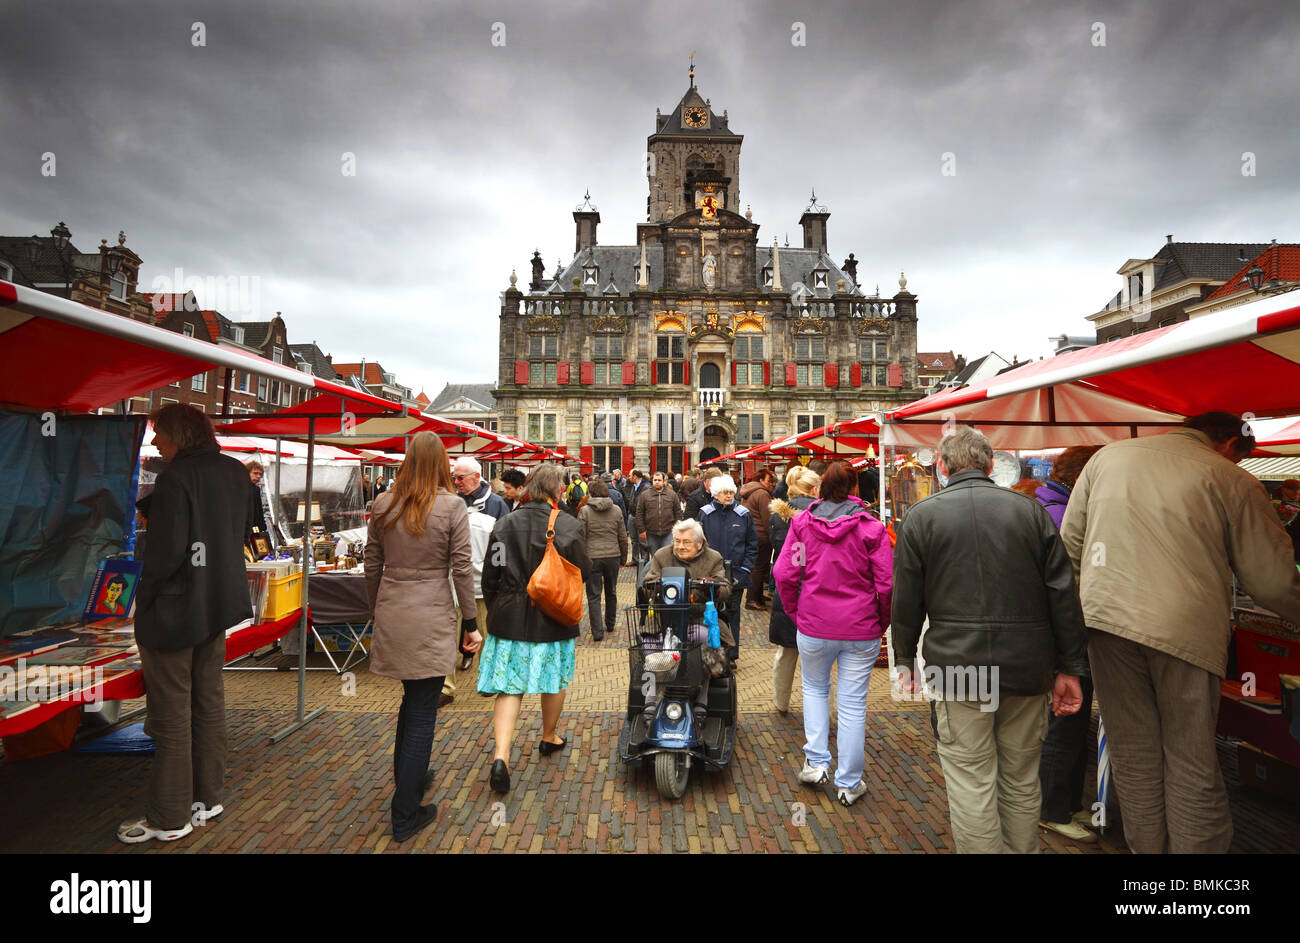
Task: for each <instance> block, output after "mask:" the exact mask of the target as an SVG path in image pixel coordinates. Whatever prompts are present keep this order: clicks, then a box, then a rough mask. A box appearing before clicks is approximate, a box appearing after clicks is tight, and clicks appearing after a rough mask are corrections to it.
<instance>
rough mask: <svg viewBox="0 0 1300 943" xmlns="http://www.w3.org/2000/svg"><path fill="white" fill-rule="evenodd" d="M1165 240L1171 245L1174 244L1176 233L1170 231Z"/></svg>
mask: <svg viewBox="0 0 1300 943" xmlns="http://www.w3.org/2000/svg"><path fill="white" fill-rule="evenodd" d="M1165 242H1166V243H1168V244H1169V245H1173V244H1174V234H1173V233H1169V235H1167V236H1165Z"/></svg>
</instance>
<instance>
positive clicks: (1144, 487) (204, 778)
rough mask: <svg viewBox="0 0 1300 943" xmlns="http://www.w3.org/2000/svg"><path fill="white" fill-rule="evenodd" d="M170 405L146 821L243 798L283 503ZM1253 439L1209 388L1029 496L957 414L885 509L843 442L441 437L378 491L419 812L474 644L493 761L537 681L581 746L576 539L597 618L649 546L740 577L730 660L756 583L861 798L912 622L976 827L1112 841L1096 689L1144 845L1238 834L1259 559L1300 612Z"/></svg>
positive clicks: (399, 835)
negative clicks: (250, 625)
mask: <svg viewBox="0 0 1300 943" xmlns="http://www.w3.org/2000/svg"><path fill="white" fill-rule="evenodd" d="M196 417H197V418H196ZM155 430H156V433H155V435H156V438H155V441H156V442H157V443H158V447H159V450H160V451H161V452H162V453H163V455H164V457H165V458H167V459H169V460H170V461H171V465H170V467H169V468H168V469H167V470H166V471H165V472H164V473H163V474H161V475H160V476H159V478H158V481H157V486H156V488H155V491H154V494H153V497H152V502H151V506H150V507H149V508H148V509H147V510H148V514H149V518H150V534H149V541H148V543H147V547H146V552H145V557H144V572H143V575H142V579H141V586H140V594H139V610H138V613H137V636H138V639H139V644H140V649H141V657H142V661H143V663H144V670H145V676H146V683H147V685H148V692H149V693H148V697H149V718H150V720H149V727H150V731H151V732H152V733H153V734H154V736H155V737H156V738H157V740H158V752H157V756H156V759H155V762H154V772H153V778H152V780H151V784H150V795H149V803H148V805H147V808H146V815H145V817H144V818H142V819H140V820H138V821H132V822H128V823H124V824H123V828H122V830H121V831H120V832H119V835H120V837H122V839H123V840H124V841H143V840H148V839H150V838H160V839H164V840H170V839H173V838H177V837H180V836H181V835H183V834H185V833H186V832H187V831H188V829H189V825H187V824H186V823H188V822H189V821H190V809H191V803H192V802H194V801H196V800H197V801H198V802H200V803H202V804H203V805H202V807H203V809H205V810H206V814H208V815H210V816H216V815H219V814H220V813H221V809H222V806H221V800H222V785H223V777H224V764H225V726H224V704H223V701H222V690H221V673H220V667H221V658H220V652H219V650H220V648H221V641H222V639H223V638H224V633H225V631H226V630H227V629H229V628H230V627H232V626H234V625H236V624H238V623H239V622H240V620H241V618H244V617H245V614H244V613H242V611H236V609H237V608H238V607H232V606H231V605H228V603H229V602H230V600H237V599H239V598H241V595H242V593H243V572H242V566H240V565H239V563H240V560H241V557H240V556H239V555H238V548H239V547H240V546H241V545H242V540H243V537H244V535H245V533H246V532H247V528H248V527H250V526H252V520H253V518H254V516H255V514H257V513H258V511H259V509H258V507H257V505H256V504H255V503H254V502H253V501H251V500H250V497H249V491H248V482H249V479H250V476H249V472H248V471H246V470H245V469H244V468H242V467H241V466H240V465H239V464H238V463H237V462H234V461H233V460H231V459H226V458H223V457H222V456H220V454H219V453H218V452H217V450H216V445H215V439H214V438H213V436H212V430H211V426H210V424H208V422H207V420H206V419H205V418H204V417H203V416H202V414H200V413H198V412H197V411H196V410H193V409H190V408H189V407H178V406H169V407H166V408H164V409H163V410H162V411H161V412H160V413H159V414H158V415H157V416H156V417H155ZM1253 446H1254V440H1253V438H1252V437H1251V436H1250V434H1249V431H1248V429H1246V428H1243V424H1242V422H1241V420H1240V419H1239V418H1238V417H1236V416H1233V415H1231V414H1227V413H1209V414H1206V415H1203V416H1197V417H1193V418H1191V419H1189V420H1187V422H1186V425H1185V427H1184V428H1181V429H1177V430H1175V431H1172V432H1169V433H1166V434H1164V435H1157V436H1149V437H1143V438H1138V439H1132V440H1125V441H1121V442H1116V443H1113V444H1111V445H1107V446H1105V447H1097V446H1081V447H1076V448H1071V449H1068V450H1066V451H1065V452H1064V453H1063V454H1061V455H1060V456H1058V457H1057V459H1056V462H1055V465H1054V466H1053V469H1052V471H1051V474H1050V476H1049V477H1048V478H1047V479H1046V480H1045V481H1041V482H1038V483H1037V484H1036V486H1035V487H1034V488H1033V490H1032V493H1028V489H1016V490H1013V489H1008V488H1002V487H999V486H998V485H997V484H995V483H994V482H993V481H992V479H991V478H990V474H991V471H992V467H993V451H992V448H991V446H990V445H989V443H988V440H987V439H986V438H985V437H984V436H983V435H982V434H980V433H979V432H978V431H975V430H974V429H971V428H969V427H958V428H957V429H956V430H955V431H953V432H951V433H950V434H948V435H946V436H944V438H943V439H942V441H941V442H940V443H939V448H938V458H937V469H938V473H939V475H940V476H941V478H942V479H943V480H945V481H946V484H945V486H944V487H943V488H942V489H941V490H939V491H938V492H936V493H935V494H933V495H931V496H930V497H928V498H926V499H924V500H922V501H920V502H918V503H916V504H914V505H913V506H911V507H910V508H909V509H908V510H907V513H906V517H905V518H904V519H902V520H901V521H893V522H891V523H890V524H886V523H885V522H882V521H881V520H880V518H879V517H878V516H877V515H876V514H875V513H874V511H873V509H872V506H871V505H870V504H869V503H867V502H865V501H864V500H863V499H862V497H861V496H860V495H861V492H863V491H864V490H866V489H867V488H874V487H875V480H874V479H870V480H868V479H864V478H863V477H862V476H860V475H859V473H857V472H855V471H853V470H852V469H851V468H850V467H849V466H848V465H847V464H845V463H842V462H837V463H833V464H829V465H828V464H826V463H821V462H813V463H810V464H809V465H808V466H807V467H805V466H795V467H792V468H791V469H789V471H787V472H786V474H785V475H784V476H783V480H781V481H778V480H777V475H776V474H775V473H774V472H773V471H772V470H771V469H770V468H767V467H765V466H760V467H758V468H757V469H755V470H754V472H753V473H752V474H751V475H750V480H749V481H747V482H745V483H744V484H743V486H741V487H738V486H737V484H736V481H735V480H734V479H733V478H732V477H731V476H730V475H728V474H726V473H723V472H722V471H720V470H717V469H700V470H698V471H697V472H696V473H695V474H691V475H688V476H685V477H683V476H679V475H668V474H665V473H664V472H660V471H656V472H655V473H654V474H652V475H651V476H649V478H647V477H646V476H645V475H644V474H643V473H642V472H641V471H640V470H639V469H632V470H631V471H630V472H629V473H628V475H627V476H626V477H625V476H624V475H623V473H622V470H621V469H614V470H613V471H611V472H609V473H608V474H600V475H588V476H582V475H573V474H569V475H568V476H567V477H566V473H565V471H564V470H562V469H561V468H559V467H557V466H555V465H551V464H543V465H539V466H536V467H535V468H533V469H532V470H531V472H529V473H528V474H527V475H526V476H525V475H524V474H523V473H522V472H521V471H519V470H515V469H510V470H507V471H506V472H504V473H503V475H502V477H501V479H500V483H499V486H500V490H501V494H497V493H496V490H495V489H494V487H493V484H492V483H489V482H487V481H485V480H483V477H482V469H481V468H480V467H479V465H478V463H477V462H475V461H474V460H473V459H472V458H460V459H457V460H456V461H455V463H454V464H453V463H452V462H451V461H450V460H449V458H448V456H447V453H446V451H445V449H444V448H443V445H442V443H441V441H440V440H439V439H438V438H437V437H436V436H434V435H432V434H431V433H421V434H419V435H417V436H415V437H414V438H413V439H412V441H411V443H410V447H409V449H408V452H407V457H406V461H405V463H404V464H403V465H402V466H401V469H400V471H399V472H398V473H397V475H396V477H395V478H394V479H393V480H392V481H391V482H389V483H388V486H387V487H386V488H385V489H383V490H382V491H380V492H378V493H377V495H376V497H375V498H374V499H373V504H372V505H371V508H370V511H371V514H370V518H369V523H368V538H367V542H366V550H365V573H366V583H367V591H368V596H369V600H370V605H371V609H372V612H373V616H374V638H373V645H372V648H371V658H372V662H371V670H372V671H373V672H374V673H376V674H379V675H383V676H387V677H391V678H394V679H397V680H400V681H401V682H402V685H403V696H402V702H401V707H400V710H399V712H398V716H397V725H396V738H395V743H394V751H393V783H394V791H393V801H392V826H393V833H394V836H395V838H396V839H397V840H399V841H404V840H406V839H408V838H410V837H411V836H413V835H415V834H416V833H417V832H419V831H420V830H422V829H424V828H426V827H427V826H428V825H429V824H430V823H432V822H433V821H434V820H435V819H436V815H437V810H436V807H435V806H433V805H432V804H431V802H430V800H431V799H432V793H433V792H434V784H435V775H434V771H432V770H431V769H430V766H429V763H430V760H431V757H432V748H433V743H434V739H435V727H436V719H437V712H438V708H439V707H440V706H441V705H442V704H445V703H446V701H447V699H448V698H449V697H451V696H454V694H455V692H454V689H452V688H451V687H450V683H451V682H452V681H453V680H454V676H455V674H456V671H457V670H458V669H461V670H466V669H469V668H470V667H471V666H472V664H473V661H474V658H475V657H476V656H477V657H478V659H479V664H478V671H477V682H476V687H477V692H478V693H479V694H480V695H483V696H488V697H493V698H494V699H495V701H494V707H493V732H494V752H493V759H492V762H491V767H490V770H489V771H488V779H489V783H490V786H491V788H492V789H493V790H495V791H496V792H498V793H506V792H508V791H509V790H510V788H511V772H510V769H509V763H510V755H511V747H512V743H513V740H514V736H515V731H516V729H517V727H518V722H519V714H520V711H521V707H522V698H523V696H524V695H526V694H537V695H540V703H541V713H542V718H541V719H542V733H541V740H540V742H539V744H538V751H537V752H538V753H539V754H540V755H541V756H543V757H550V756H552V755H553V754H555V753H557V752H559V751H561V750H563V749H564V748H565V746H566V744H567V741H566V739H565V737H564V736H563V733H562V714H563V707H564V700H565V693H566V691H567V689H568V687H569V686H570V684H571V683H572V681H573V678H574V673H575V666H576V654H575V646H576V641H577V639H578V637H579V635H580V632H581V627H580V622H581V619H580V618H576V619H575V618H573V617H572V615H570V616H568V617H559V616H557V615H555V614H554V612H553V611H552V610H551V609H549V608H547V607H545V606H543V605H540V604H539V603H538V596H537V594H536V592H535V588H534V586H533V583H534V578H535V577H536V576H537V574H539V573H540V572H542V571H543V570H544V569H546V567H548V566H551V565H556V566H560V567H564V568H567V572H569V573H570V574H573V575H575V577H576V579H579V580H581V581H582V582H583V584H585V593H586V598H587V612H588V615H589V620H590V631H591V634H592V638H593V640H594V641H600V640H602V639H603V638H604V636H605V635H606V634H607V633H610V632H613V631H615V629H616V627H617V625H616V620H617V617H618V614H619V607H618V604H617V597H616V592H615V590H616V585H617V582H618V575H619V570H620V568H621V567H624V566H637V567H638V571H637V583H638V584H643V583H644V582H645V580H647V579H650V580H653V579H654V578H655V577H657V576H658V575H659V574H660V573H661V572H662V571H663V569H664V568H666V567H670V566H675V567H682V568H683V569H685V570H686V571H687V572H688V573H689V574H691V575H692V576H694V577H708V578H711V579H717V580H719V581H720V583H721V586H722V591H721V592H719V594H718V597H717V598H716V600H715V601H716V602H717V604H718V608H719V611H720V613H721V614H722V615H723V624H721V625H720V628H721V630H722V632H721V635H722V641H723V645H724V646H725V647H726V648H727V649H728V651H729V653H730V655H731V657H732V660H735V659H738V658H739V655H740V652H739V642H740V606H741V598H742V596H745V597H746V599H747V602H746V603H745V605H746V606H747V608H748V609H749V610H751V611H754V612H766V613H767V614H768V621H769V640H770V641H771V643H772V644H773V646H774V658H773V666H772V682H771V683H772V701H773V706H774V708H775V710H777V711H779V712H781V713H786V712H788V711H789V710H790V703H791V694H792V689H793V686H794V679H795V675H796V669H798V672H799V679H800V682H801V687H802V695H803V725H804V739H805V744H804V749H803V753H804V756H803V765H802V769H801V770H800V772H799V774H798V778H799V780H800V781H801V782H803V783H805V784H807V785H809V786H813V787H823V788H825V787H830V788H833V789H834V792H835V795H836V797H837V799H838V801H839V802H841V803H842V804H844V805H846V806H850V805H852V804H854V803H855V802H856V801H857V800H858V799H860V798H861V797H862V796H863V795H864V794H866V792H867V791H868V785H867V777H866V770H865V766H866V752H865V743H866V738H867V735H868V733H867V731H868V726H869V723H870V720H869V717H868V712H867V689H868V685H869V682H870V677H871V673H872V670H873V668H874V666H875V665H876V664H877V660H878V658H879V657H880V655H881V647H882V644H884V640H885V638H886V634H888V639H889V641H890V643H891V644H892V648H893V655H894V661H895V664H896V668H897V678H896V686H895V693H896V696H899V697H911V696H926V697H927V698H928V699H929V700H930V709H931V722H932V726H933V732H934V736H935V742H936V752H937V754H938V757H939V760H940V763H941V765H942V768H943V771H944V779H945V784H946V789H947V794H948V806H949V814H950V817H951V825H952V833H953V839H954V843H955V845H956V848H957V851H959V852H1034V851H1036V850H1037V849H1038V829H1039V828H1040V827H1041V828H1046V829H1051V830H1053V831H1056V832H1058V833H1060V834H1061V835H1064V836H1065V837H1067V838H1071V839H1074V840H1076V841H1083V842H1086V841H1095V840H1096V835H1095V832H1093V831H1092V826H1095V825H1098V824H1101V822H1102V821H1103V820H1104V816H1105V815H1106V810H1105V809H1104V808H1103V809H1097V808H1096V807H1094V805H1093V804H1092V803H1090V802H1088V801H1087V799H1086V798H1085V797H1084V795H1083V785H1084V777H1085V770H1086V767H1087V760H1088V756H1089V753H1090V752H1091V750H1092V745H1091V743H1090V738H1089V731H1090V711H1091V708H1092V705H1093V701H1094V696H1095V699H1096V702H1097V704H1098V706H1099V709H1100V711H1101V713H1102V715H1103V716H1104V719H1105V724H1106V730H1107V735H1108V738H1109V742H1110V749H1111V766H1112V770H1113V776H1114V787H1115V792H1116V793H1117V795H1118V801H1119V803H1120V804H1121V807H1122V810H1123V820H1124V832H1125V837H1126V839H1127V841H1128V844H1129V846H1130V847H1131V848H1132V849H1133V850H1134V851H1138V852H1175V853H1178V852H1198V851H1199V852H1220V851H1224V850H1226V848H1227V847H1228V843H1229V842H1230V840H1231V836H1232V825H1231V816H1230V814H1229V811H1228V806H1227V798H1226V792H1225V789H1224V785H1223V779H1222V775H1221V772H1220V770H1219V764H1218V760H1217V756H1216V752H1215V745H1214V731H1215V722H1216V718H1217V711H1218V704H1219V683H1220V681H1221V680H1222V679H1223V678H1224V677H1225V674H1226V670H1227V655H1228V652H1227V649H1228V626H1229V617H1230V612H1229V607H1230V605H1231V600H1232V595H1233V579H1234V576H1235V578H1236V580H1237V582H1238V583H1239V584H1240V586H1241V587H1242V588H1243V589H1244V590H1245V591H1246V592H1248V593H1249V594H1250V595H1251V596H1252V597H1253V598H1254V599H1255V600H1256V601H1257V602H1258V603H1259V604H1260V605H1262V606H1265V607H1266V608H1269V609H1271V610H1273V611H1276V612H1277V613H1279V614H1280V615H1282V616H1283V617H1285V618H1287V619H1290V620H1293V621H1300V573H1297V567H1296V560H1297V559H1300V555H1298V554H1297V552H1296V548H1295V544H1294V542H1293V536H1292V534H1293V532H1292V531H1290V530H1289V528H1291V527H1292V525H1294V524H1295V522H1296V520H1297V519H1298V518H1300V482H1296V481H1287V482H1285V483H1284V485H1283V487H1282V489H1281V490H1280V492H1279V494H1278V496H1277V497H1276V498H1272V497H1271V496H1270V495H1268V494H1267V493H1266V491H1265V490H1264V489H1262V488H1261V487H1260V486H1259V482H1258V481H1257V480H1256V479H1255V478H1254V477H1253V476H1251V475H1249V474H1248V473H1247V472H1245V471H1244V470H1243V469H1241V468H1240V467H1238V465H1237V463H1238V462H1239V461H1240V460H1241V459H1242V458H1243V457H1245V456H1246V455H1248V454H1249V453H1250V451H1251V450H1252V448H1253ZM864 486H865V487H864ZM142 510H143V509H142ZM196 540H203V541H208V542H209V543H208V546H209V554H208V564H207V565H206V566H205V567H204V568H203V569H202V571H198V570H196V569H195V568H193V567H192V566H190V564H189V562H188V551H187V549H186V548H188V547H189V546H191V545H192V544H193V542H194V541H196ZM227 545H229V546H227ZM214 550H221V551H222V553H221V554H214ZM226 550H230V551H231V552H232V553H233V554H234V555H233V556H232V557H231V560H232V561H233V562H230V563H229V565H227V561H226V556H228V555H230V554H225V551H226ZM449 575H450V579H449ZM178 587H183V590H184V591H183V592H182V593H180V594H178V592H177V588H178ZM769 592H770V597H769ZM602 595H603V598H604V604H603V606H602V604H601V599H602ZM471 599H473V600H474V602H473V603H472V604H471V602H470V600H471ZM569 611H570V612H572V610H569ZM832 668H834V669H835V672H836V678H837V682H836V694H835V697H836V708H837V709H836V714H837V724H838V731H837V734H836V737H835V739H836V743H837V755H836V756H835V757H832V755H831V752H830V746H829V744H830V734H831V711H830V704H829V700H830V687H831V673H832ZM182 695H183V699H184V703H183V704H182V703H180V698H181V697H182Z"/></svg>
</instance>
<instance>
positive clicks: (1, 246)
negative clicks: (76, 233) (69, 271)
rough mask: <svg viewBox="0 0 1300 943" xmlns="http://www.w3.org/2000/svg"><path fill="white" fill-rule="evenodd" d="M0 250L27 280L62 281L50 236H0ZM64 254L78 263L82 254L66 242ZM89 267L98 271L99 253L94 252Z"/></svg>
mask: <svg viewBox="0 0 1300 943" xmlns="http://www.w3.org/2000/svg"><path fill="white" fill-rule="evenodd" d="M0 253H3V254H4V256H5V258H6V259H8V261H9V262H10V263H12V264H13V266H14V268H16V269H18V270H19V271H21V272H22V273H23V275H25V276H26V277H27V279H28V280H29V281H31V282H59V283H62V282H63V280H64V274H63V265H62V264H61V263H60V261H59V254H58V252H56V251H55V249H54V237H53V236H0ZM68 257H69V258H70V259H71V260H72V261H73V263H74V264H76V265H78V266H81V265H82V263H81V261H80V259H83V258H85V255H84V254H83V253H81V252H78V251H77V247H76V246H74V245H73V244H72V242H71V241H69V242H68ZM93 270H94V271H96V272H98V271H99V256H98V254H96V255H95V263H94V267H93Z"/></svg>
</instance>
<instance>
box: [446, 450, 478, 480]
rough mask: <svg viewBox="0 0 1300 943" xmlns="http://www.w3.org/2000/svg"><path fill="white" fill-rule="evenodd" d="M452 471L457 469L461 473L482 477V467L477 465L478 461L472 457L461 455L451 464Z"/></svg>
mask: <svg viewBox="0 0 1300 943" xmlns="http://www.w3.org/2000/svg"><path fill="white" fill-rule="evenodd" d="M451 467H452V470H453V471H455V470H456V469H457V468H459V469H460V470H461V471H467V472H473V473H474V474H475V475H478V476H480V477H482V475H483V466H482V465H480V464H479V463H478V459H476V458H474V456H472V455H462V456H461V457H460V458H458V459H456V461H455V463H453V464H452V466H451Z"/></svg>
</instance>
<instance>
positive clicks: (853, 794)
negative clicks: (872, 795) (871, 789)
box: [836, 779, 867, 808]
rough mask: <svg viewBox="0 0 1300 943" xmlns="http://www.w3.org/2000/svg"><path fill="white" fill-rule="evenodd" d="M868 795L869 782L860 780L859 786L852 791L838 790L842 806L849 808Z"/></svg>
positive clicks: (837, 794)
mask: <svg viewBox="0 0 1300 943" xmlns="http://www.w3.org/2000/svg"><path fill="white" fill-rule="evenodd" d="M866 794H867V781H866V780H865V779H859V780H858V784H857V785H856V786H854V787H853V788H852V789H837V790H836V798H837V799H839V800H840V805H842V806H844V807H845V808H848V807H849V806H851V805H853V803H855V802H857V801H858V800H859V799H861V798H862V797H863V796H865V795H866Z"/></svg>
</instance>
